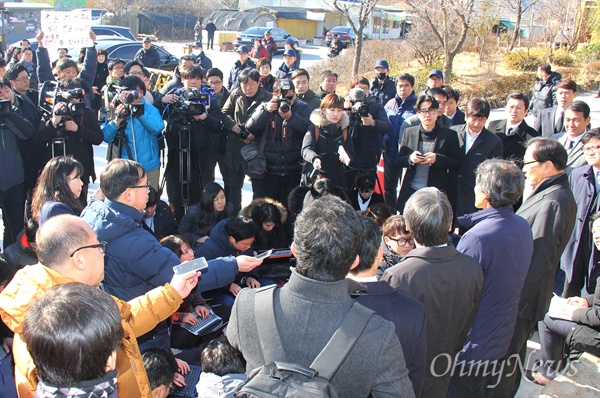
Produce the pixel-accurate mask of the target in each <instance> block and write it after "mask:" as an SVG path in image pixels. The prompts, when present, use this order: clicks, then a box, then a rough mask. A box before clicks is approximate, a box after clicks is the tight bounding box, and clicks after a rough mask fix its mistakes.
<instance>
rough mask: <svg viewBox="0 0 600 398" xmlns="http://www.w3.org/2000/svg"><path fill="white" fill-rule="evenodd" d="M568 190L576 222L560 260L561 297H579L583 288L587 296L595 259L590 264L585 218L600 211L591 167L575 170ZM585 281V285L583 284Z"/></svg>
mask: <svg viewBox="0 0 600 398" xmlns="http://www.w3.org/2000/svg"><path fill="white" fill-rule="evenodd" d="M569 186H570V187H571V190H572V191H573V196H574V197H575V201H576V202H577V218H576V220H575V227H574V228H573V233H572V234H571V237H570V238H569V242H568V243H567V247H565V251H564V252H563V254H562V257H561V258H560V268H562V269H563V271H565V274H566V280H565V290H564V292H563V297H573V296H579V295H580V293H581V289H582V288H583V287H584V286H585V287H586V288H587V292H588V293H592V292H593V291H594V289H595V287H596V279H597V278H598V276H600V275H598V271H599V269H600V267H598V264H597V259H596V261H594V256H593V255H592V254H593V253H594V252H595V250H593V244H592V237H591V232H590V225H589V217H590V215H591V214H593V213H595V212H597V211H598V210H600V207H599V206H598V198H595V196H596V179H595V177H594V169H593V167H592V166H582V167H579V168H577V169H575V170H573V172H572V173H571V175H570V176H569ZM586 280H587V284H586V283H585V281H586Z"/></svg>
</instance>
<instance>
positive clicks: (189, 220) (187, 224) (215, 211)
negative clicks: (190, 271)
mask: <svg viewBox="0 0 600 398" xmlns="http://www.w3.org/2000/svg"><path fill="white" fill-rule="evenodd" d="M232 213H233V208H232V207H231V204H230V203H227V199H226V198H225V191H224V190H223V187H221V186H220V185H219V184H217V183H216V182H209V183H208V184H206V185H205V186H204V190H203V191H202V195H201V196H200V203H198V204H195V205H193V206H190V208H189V209H188V212H187V213H186V214H185V215H184V216H183V218H182V219H181V222H180V223H179V231H178V233H179V234H180V235H183V236H186V237H187V238H188V239H190V240H191V241H192V242H193V243H192V245H193V248H194V249H195V248H197V247H198V246H200V245H201V244H202V243H204V242H205V241H206V240H207V239H208V237H209V236H210V230H211V229H212V228H213V227H214V226H215V225H217V223H218V222H219V221H221V220H224V219H225V218H227V217H229V216H231V215H233V214H232Z"/></svg>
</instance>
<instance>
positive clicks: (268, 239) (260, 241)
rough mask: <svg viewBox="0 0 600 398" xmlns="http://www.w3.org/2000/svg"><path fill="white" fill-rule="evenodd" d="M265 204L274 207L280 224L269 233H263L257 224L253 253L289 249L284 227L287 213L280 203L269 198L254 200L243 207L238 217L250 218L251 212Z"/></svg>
mask: <svg viewBox="0 0 600 398" xmlns="http://www.w3.org/2000/svg"><path fill="white" fill-rule="evenodd" d="M265 204H269V205H273V206H275V209H277V212H278V213H279V219H280V220H281V224H280V225H275V227H274V228H273V229H272V230H271V231H269V232H267V231H265V230H264V229H263V228H262V225H259V224H257V225H258V227H259V230H258V234H257V235H256V240H255V241H254V243H253V244H252V247H253V248H254V250H255V251H260V250H269V249H273V248H275V249H277V248H282V247H289V245H290V238H289V236H288V233H287V227H288V226H287V225H286V221H287V218H288V212H287V210H286V208H285V206H284V205H283V204H281V203H280V202H278V201H276V200H274V199H271V198H256V199H254V200H253V201H252V202H250V204H249V205H248V206H246V207H244V208H243V209H242V210H241V211H240V214H239V215H240V216H243V217H246V218H252V212H253V211H254V209H256V208H258V207H260V206H262V205H265ZM255 221H256V220H255Z"/></svg>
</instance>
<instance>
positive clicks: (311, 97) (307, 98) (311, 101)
mask: <svg viewBox="0 0 600 398" xmlns="http://www.w3.org/2000/svg"><path fill="white" fill-rule="evenodd" d="M296 98H297V99H299V100H300V101H304V102H306V104H307V105H308V106H310V108H311V109H312V110H313V111H314V110H315V109H317V108H319V107H320V106H321V98H319V97H317V94H315V92H314V91H312V90H311V89H308V91H307V92H305V93H304V94H298V93H296Z"/></svg>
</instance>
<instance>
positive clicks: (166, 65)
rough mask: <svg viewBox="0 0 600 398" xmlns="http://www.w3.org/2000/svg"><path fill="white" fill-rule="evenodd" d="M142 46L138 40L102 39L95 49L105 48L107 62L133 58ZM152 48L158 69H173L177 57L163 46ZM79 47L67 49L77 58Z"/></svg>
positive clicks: (126, 60)
mask: <svg viewBox="0 0 600 398" xmlns="http://www.w3.org/2000/svg"><path fill="white" fill-rule="evenodd" d="M141 48H142V42H140V41H124V40H113V41H110V40H102V41H99V42H98V43H97V44H96V50H106V52H108V57H107V62H108V61H110V60H111V59H116V58H121V59H122V60H123V61H125V62H129V61H131V60H133V58H134V57H135V54H136V53H137V52H138V51H139V50H140V49H141ZM154 48H156V50H157V51H158V53H159V54H160V69H162V70H169V71H171V70H173V69H175V68H176V67H177V64H178V63H179V59H178V58H177V57H176V56H174V55H173V54H171V53H170V52H168V51H167V50H165V49H164V48H162V47H160V46H157V45H154ZM78 52H79V49H73V50H71V51H69V54H71V56H72V57H74V58H77V54H78Z"/></svg>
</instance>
